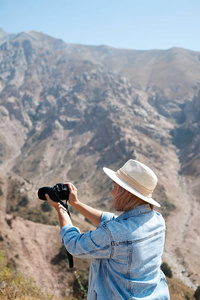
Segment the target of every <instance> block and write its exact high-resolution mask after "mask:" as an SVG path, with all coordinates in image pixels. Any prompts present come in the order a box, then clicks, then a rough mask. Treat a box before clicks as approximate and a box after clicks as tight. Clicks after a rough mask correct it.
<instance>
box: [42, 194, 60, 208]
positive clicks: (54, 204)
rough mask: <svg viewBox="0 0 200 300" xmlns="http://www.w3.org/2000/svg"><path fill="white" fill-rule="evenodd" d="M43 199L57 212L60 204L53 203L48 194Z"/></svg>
mask: <svg viewBox="0 0 200 300" xmlns="http://www.w3.org/2000/svg"><path fill="white" fill-rule="evenodd" d="M45 197H46V199H47V201H48V202H49V203H50V204H51V206H53V207H54V208H55V209H56V210H58V209H59V208H60V205H61V204H60V203H59V202H55V201H53V200H52V199H51V198H50V197H49V195H48V194H45Z"/></svg>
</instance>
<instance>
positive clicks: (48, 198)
mask: <svg viewBox="0 0 200 300" xmlns="http://www.w3.org/2000/svg"><path fill="white" fill-rule="evenodd" d="M45 197H46V199H47V201H48V202H53V201H52V200H51V198H50V197H49V195H48V194H45Z"/></svg>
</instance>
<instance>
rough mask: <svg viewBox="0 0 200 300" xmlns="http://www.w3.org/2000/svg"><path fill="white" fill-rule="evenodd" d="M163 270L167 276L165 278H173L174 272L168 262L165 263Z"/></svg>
mask: <svg viewBox="0 0 200 300" xmlns="http://www.w3.org/2000/svg"><path fill="white" fill-rule="evenodd" d="M161 270H162V271H163V273H164V274H165V276H167V277H169V278H172V270H171V268H170V267H169V266H168V264H167V263H166V262H163V263H162V265H161Z"/></svg>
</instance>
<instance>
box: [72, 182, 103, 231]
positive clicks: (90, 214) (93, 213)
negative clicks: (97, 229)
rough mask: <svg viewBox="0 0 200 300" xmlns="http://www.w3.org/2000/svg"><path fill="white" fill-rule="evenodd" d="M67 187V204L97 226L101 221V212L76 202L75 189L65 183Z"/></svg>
mask: <svg viewBox="0 0 200 300" xmlns="http://www.w3.org/2000/svg"><path fill="white" fill-rule="evenodd" d="M66 184H67V185H68V187H69V191H70V192H69V200H68V203H69V204H71V206H72V207H73V208H75V209H76V210H77V211H78V212H79V213H80V214H82V215H83V216H84V217H85V218H87V219H88V220H89V221H90V222H92V223H93V224H95V225H96V226H98V225H99V223H100V221H101V216H102V213H103V212H102V211H100V210H98V209H95V208H92V207H90V206H88V205H86V204H84V203H82V202H80V201H79V200H78V197H77V188H76V187H75V186H74V185H73V184H72V183H66Z"/></svg>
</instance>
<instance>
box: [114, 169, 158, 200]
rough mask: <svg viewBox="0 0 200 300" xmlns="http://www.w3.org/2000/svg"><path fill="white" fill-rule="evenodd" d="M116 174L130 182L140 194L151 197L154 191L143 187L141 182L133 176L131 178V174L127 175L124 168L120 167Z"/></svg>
mask: <svg viewBox="0 0 200 300" xmlns="http://www.w3.org/2000/svg"><path fill="white" fill-rule="evenodd" d="M116 174H117V176H118V177H119V178H120V179H122V180H123V181H125V182H126V183H128V184H129V185H130V186H131V187H132V188H133V189H135V190H136V191H137V192H139V193H140V194H142V195H143V196H145V197H147V198H151V196H152V193H153V191H152V190H149V189H146V188H145V187H143V186H142V185H141V184H140V183H138V182H137V181H135V180H134V179H133V178H131V177H130V176H129V175H127V174H126V173H125V172H124V171H123V170H122V169H119V170H118V171H117V172H116Z"/></svg>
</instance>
